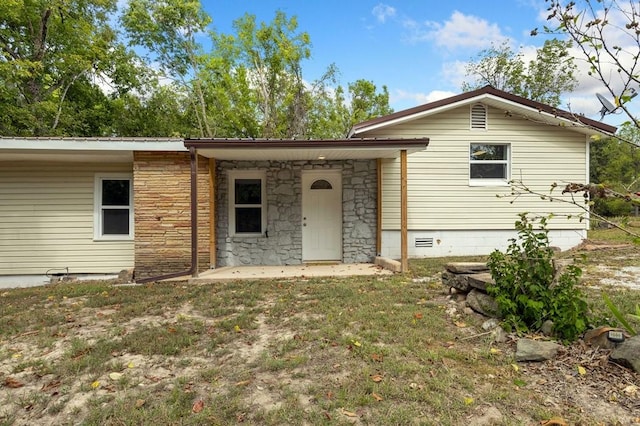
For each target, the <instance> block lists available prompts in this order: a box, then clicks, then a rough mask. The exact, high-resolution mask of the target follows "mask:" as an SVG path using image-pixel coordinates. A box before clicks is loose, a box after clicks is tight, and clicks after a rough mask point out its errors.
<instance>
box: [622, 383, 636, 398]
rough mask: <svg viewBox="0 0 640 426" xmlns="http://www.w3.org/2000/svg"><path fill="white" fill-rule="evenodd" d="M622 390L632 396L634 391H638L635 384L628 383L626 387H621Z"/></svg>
mask: <svg viewBox="0 0 640 426" xmlns="http://www.w3.org/2000/svg"><path fill="white" fill-rule="evenodd" d="M622 392H624V393H626V394H627V395H630V396H634V395H635V394H636V393H638V387H637V386H636V385H629V386H627V387H626V388H624V389H622Z"/></svg>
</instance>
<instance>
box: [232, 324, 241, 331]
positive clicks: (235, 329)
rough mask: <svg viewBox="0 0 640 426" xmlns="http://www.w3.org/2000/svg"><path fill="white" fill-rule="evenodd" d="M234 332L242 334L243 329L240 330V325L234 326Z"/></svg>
mask: <svg viewBox="0 0 640 426" xmlns="http://www.w3.org/2000/svg"><path fill="white" fill-rule="evenodd" d="M233 331H235V332H236V333H241V332H242V329H241V328H240V326H239V325H238V324H236V325H234V326H233Z"/></svg>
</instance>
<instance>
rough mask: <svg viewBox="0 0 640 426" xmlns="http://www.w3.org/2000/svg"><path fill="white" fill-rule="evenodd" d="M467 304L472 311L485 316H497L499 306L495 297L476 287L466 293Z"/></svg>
mask: <svg viewBox="0 0 640 426" xmlns="http://www.w3.org/2000/svg"><path fill="white" fill-rule="evenodd" d="M467 305H468V306H469V307H470V308H471V309H473V310H474V311H476V312H478V313H480V314H482V315H485V316H487V317H492V318H499V317H500V308H499V307H498V303H497V302H496V301H495V299H494V298H493V297H491V296H489V295H488V294H486V293H483V292H481V291H480V290H478V289H475V288H474V289H473V290H471V291H470V292H469V294H468V295H467Z"/></svg>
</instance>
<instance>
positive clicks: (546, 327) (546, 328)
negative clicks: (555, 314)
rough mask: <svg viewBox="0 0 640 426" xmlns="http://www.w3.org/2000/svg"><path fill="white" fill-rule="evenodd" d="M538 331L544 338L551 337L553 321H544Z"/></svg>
mask: <svg viewBox="0 0 640 426" xmlns="http://www.w3.org/2000/svg"><path fill="white" fill-rule="evenodd" d="M540 331H542V334H544V335H545V336H553V321H551V320H546V321H545V322H543V323H542V327H540Z"/></svg>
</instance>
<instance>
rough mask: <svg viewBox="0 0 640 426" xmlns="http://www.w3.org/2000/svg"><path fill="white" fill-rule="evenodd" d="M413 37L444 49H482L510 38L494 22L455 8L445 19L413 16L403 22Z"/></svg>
mask: <svg viewBox="0 0 640 426" xmlns="http://www.w3.org/2000/svg"><path fill="white" fill-rule="evenodd" d="M404 27H405V29H407V30H408V31H409V32H410V33H411V35H410V38H411V40H412V41H433V42H434V43H435V44H436V46H439V47H442V48H445V49H451V50H453V49H460V48H463V49H483V48H486V47H489V46H491V44H492V43H493V44H500V43H502V42H504V41H505V40H509V38H508V37H507V36H505V35H504V34H502V31H501V29H500V27H499V26H498V25H497V24H495V23H493V24H492V23H490V22H489V21H487V20H485V19H482V18H479V17H477V16H473V15H465V14H464V13H462V12H459V11H457V10H456V11H454V12H453V13H452V14H451V17H450V18H449V19H448V20H447V21H445V22H435V21H426V22H424V23H423V24H420V23H418V22H416V21H414V20H412V19H407V20H405V22H404Z"/></svg>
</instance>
